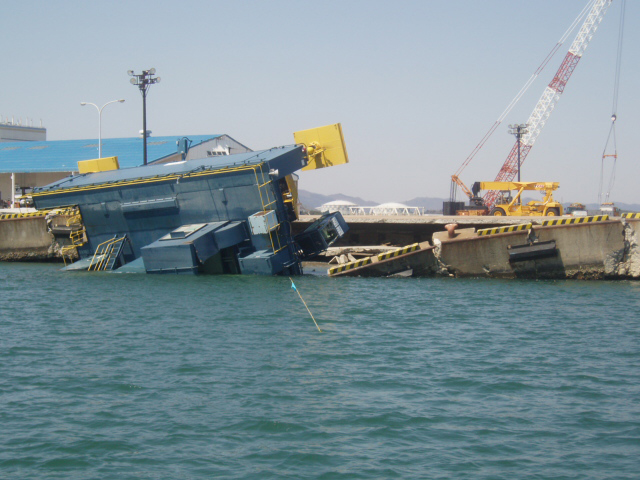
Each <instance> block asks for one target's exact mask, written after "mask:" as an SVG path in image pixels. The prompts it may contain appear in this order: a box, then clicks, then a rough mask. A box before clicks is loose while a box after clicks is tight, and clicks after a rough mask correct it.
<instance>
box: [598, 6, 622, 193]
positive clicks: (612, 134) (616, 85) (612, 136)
mask: <svg viewBox="0 0 640 480" xmlns="http://www.w3.org/2000/svg"><path fill="white" fill-rule="evenodd" d="M625 7H626V0H622V2H621V6H620V24H619V27H618V51H617V54H616V70H615V76H614V81H613V106H612V108H611V126H610V127H609V135H608V136H607V141H606V143H605V145H604V150H603V151H602V161H601V165H600V187H599V190H598V203H600V204H601V205H602V203H603V202H602V187H603V183H604V170H605V162H606V160H607V159H608V158H612V159H613V165H612V167H611V175H610V176H609V184H608V185H607V191H606V192H605V198H604V201H605V202H609V195H611V190H613V184H614V182H615V179H616V162H617V160H618V146H617V143H616V120H617V119H618V113H617V112H618V94H619V93H620V69H621V66H622V43H623V42H622V41H623V38H624V17H625ZM609 142H612V145H613V147H612V149H613V153H610V154H607V149H608V148H609Z"/></svg>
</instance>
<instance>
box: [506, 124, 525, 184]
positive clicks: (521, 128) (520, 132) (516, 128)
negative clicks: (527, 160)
mask: <svg viewBox="0 0 640 480" xmlns="http://www.w3.org/2000/svg"><path fill="white" fill-rule="evenodd" d="M528 126H529V125H528V124H526V123H520V124H515V125H509V128H510V129H511V130H509V133H510V134H511V135H515V137H516V139H517V140H518V181H520V145H522V142H521V140H522V137H523V136H524V135H526V134H527V133H529V130H527V127H528Z"/></svg>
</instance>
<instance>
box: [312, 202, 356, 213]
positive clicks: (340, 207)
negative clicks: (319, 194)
mask: <svg viewBox="0 0 640 480" xmlns="http://www.w3.org/2000/svg"><path fill="white" fill-rule="evenodd" d="M354 207H357V205H356V204H355V203H353V202H348V201H346V200H334V201H332V202H327V203H324V204H322V205H321V206H320V207H319V208H318V210H320V211H321V212H322V213H334V212H340V213H341V214H342V215H353V214H352V213H351V208H354Z"/></svg>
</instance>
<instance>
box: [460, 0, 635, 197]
mask: <svg viewBox="0 0 640 480" xmlns="http://www.w3.org/2000/svg"><path fill="white" fill-rule="evenodd" d="M595 1H596V0H589V2H587V5H585V7H584V8H583V9H582V11H581V12H580V14H579V15H578V16H577V17H576V19H575V20H574V21H573V23H571V25H570V26H569V28H568V29H567V31H566V32H564V34H563V35H562V37H560V40H558V42H557V43H556V44H555V46H554V47H553V48H552V49H551V51H550V52H549V53H548V54H547V56H546V57H545V59H544V60H543V61H542V63H541V64H540V66H539V67H538V68H537V69H536V71H535V72H533V74H532V75H531V77H529V80H527V81H526V82H525V84H524V85H523V87H522V88H521V89H520V91H519V92H518V93H517V95H516V96H515V97H514V98H513V100H511V102H510V103H509V105H507V108H505V110H504V111H503V112H502V114H501V115H500V116H499V117H498V119H497V120H496V121H495V122H494V124H493V125H492V126H491V128H490V129H489V130H488V131H487V133H485V135H484V137H482V139H481V140H480V142H478V144H477V145H476V146H475V148H474V149H473V150H472V151H471V153H470V154H469V156H468V157H467V158H466V159H465V161H464V162H463V163H462V165H460V168H458V170H457V171H456V173H455V176H456V177H458V176H460V174H461V173H462V171H463V170H464V169H465V168H466V167H467V165H469V162H471V160H473V158H474V157H475V156H476V154H477V153H478V151H479V150H480V149H481V148H482V147H483V146H484V144H485V143H486V142H487V140H489V138H490V137H491V135H493V133H494V132H495V131H496V129H497V128H498V127H499V126H500V124H501V123H502V121H503V120H504V119H505V118H506V116H507V115H508V114H509V113H510V112H511V110H512V109H513V107H515V106H516V104H517V103H518V102H519V101H520V99H521V98H522V96H523V95H524V94H525V93H526V91H527V90H528V89H529V87H530V86H531V85H532V84H533V82H534V81H535V80H536V78H538V75H540V73H541V72H542V71H543V70H544V68H545V67H546V66H547V64H548V63H549V61H550V60H551V59H552V58H553V56H554V55H555V54H556V52H557V51H558V49H559V48H560V47H561V46H562V44H563V43H564V42H565V41H566V40H567V38H568V37H569V35H571V33H572V32H573V31H574V30H575V28H576V27H577V26H578V25H579V24H580V22H582V20H583V19H584V17H585V16H586V15H587V12H589V11H590V10H591V7H592V6H593V4H594V3H595ZM623 1H624V0H623ZM455 190H456V189H455V187H454V185H452V186H451V200H452V201H453V200H455V198H454V197H455Z"/></svg>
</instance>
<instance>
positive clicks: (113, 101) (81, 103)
mask: <svg viewBox="0 0 640 480" xmlns="http://www.w3.org/2000/svg"><path fill="white" fill-rule="evenodd" d="M122 102H124V99H122V98H121V99H120V100H111V101H110V102H107V103H105V104H104V105H103V106H102V107H98V105H96V104H95V103H90V102H80V105H82V106H83V107H84V106H85V105H93V106H94V107H96V110H98V158H102V109H103V108H104V107H106V106H107V105H110V104H112V103H122Z"/></svg>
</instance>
